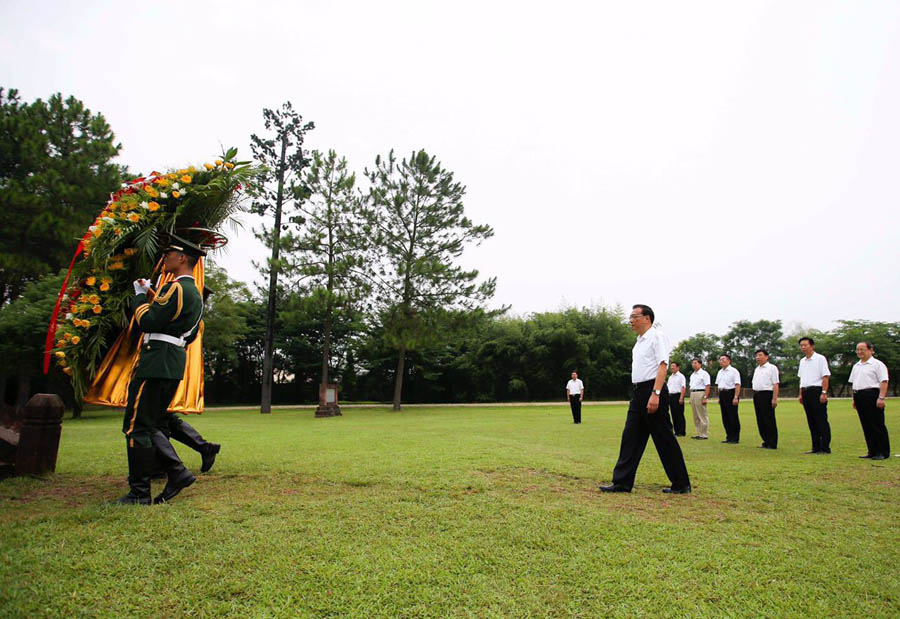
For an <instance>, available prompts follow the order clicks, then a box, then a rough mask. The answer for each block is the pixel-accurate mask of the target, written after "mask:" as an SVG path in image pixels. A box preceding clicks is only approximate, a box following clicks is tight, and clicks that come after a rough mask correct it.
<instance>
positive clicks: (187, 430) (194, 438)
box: [169, 417, 222, 473]
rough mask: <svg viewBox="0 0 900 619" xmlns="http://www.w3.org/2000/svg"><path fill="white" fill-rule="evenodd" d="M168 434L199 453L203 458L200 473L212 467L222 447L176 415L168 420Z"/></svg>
mask: <svg viewBox="0 0 900 619" xmlns="http://www.w3.org/2000/svg"><path fill="white" fill-rule="evenodd" d="M169 436H171V437H172V438H174V439H175V440H176V441H178V442H179V443H184V444H185V445H187V446H188V447H190V448H191V449H193V450H194V451H197V452H199V453H200V456H201V457H202V458H203V463H202V464H201V466H200V472H201V473H206V472H207V471H209V469H211V468H212V467H213V464H215V462H216V454H218V453H219V450H220V449H221V448H222V446H221V445H219V444H218V443H210V442H208V441H206V440H205V439H204V438H203V437H202V436H200V433H199V432H197V430H196V429H195V428H194V427H193V426H192V425H191V424H189V423H188V422H186V421H184V420H183V419H179V418H178V417H172V418H171V421H170V422H169Z"/></svg>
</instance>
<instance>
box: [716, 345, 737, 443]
mask: <svg viewBox="0 0 900 619" xmlns="http://www.w3.org/2000/svg"><path fill="white" fill-rule="evenodd" d="M719 365H720V366H721V367H722V369H721V370H719V372H718V373H717V374H716V387H718V389H719V408H721V409H722V425H723V426H724V427H725V440H724V441H722V442H723V443H728V444H730V445H737V444H738V443H739V442H740V441H741V419H740V417H738V403H739V402H740V401H741V374H740V372H738V371H737V370H736V369H735V368H734V366H733V365H731V357H730V356H729V355H725V354H723V355H721V356H720V357H719Z"/></svg>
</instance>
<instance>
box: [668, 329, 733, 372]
mask: <svg viewBox="0 0 900 619" xmlns="http://www.w3.org/2000/svg"><path fill="white" fill-rule="evenodd" d="M721 349H722V341H721V340H720V339H719V336H718V335H715V334H713V333H698V334H696V335H692V336H691V337H689V338H687V339H686V340H682V341H681V342H679V343H678V346H676V347H675V348H674V349H672V354H671V359H672V361H678V362H679V363H681V366H682V367H684V368H689V367H691V359H693V358H694V357H696V358H698V359H700V363H701V364H702V365H703V367H704V369H706V371H708V372H710V373H713V375H714V372H715V369H716V368H717V367H719V366H718V364H717V363H716V357H717V356H718V355H719V353H720V352H721Z"/></svg>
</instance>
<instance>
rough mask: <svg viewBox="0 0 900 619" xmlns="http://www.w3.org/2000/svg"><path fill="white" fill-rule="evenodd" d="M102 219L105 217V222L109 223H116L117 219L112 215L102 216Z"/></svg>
mask: <svg viewBox="0 0 900 619" xmlns="http://www.w3.org/2000/svg"><path fill="white" fill-rule="evenodd" d="M101 219H103V221H105V222H106V223H108V224H114V223H116V220H115V219H113V218H112V217H101Z"/></svg>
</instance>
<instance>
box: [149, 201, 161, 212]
mask: <svg viewBox="0 0 900 619" xmlns="http://www.w3.org/2000/svg"><path fill="white" fill-rule="evenodd" d="M147 208H148V209H150V210H151V211H158V210H159V202H150V203H149V204H148V205H147Z"/></svg>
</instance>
